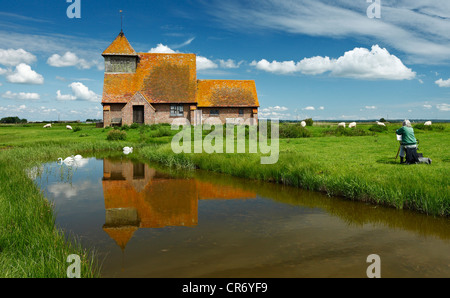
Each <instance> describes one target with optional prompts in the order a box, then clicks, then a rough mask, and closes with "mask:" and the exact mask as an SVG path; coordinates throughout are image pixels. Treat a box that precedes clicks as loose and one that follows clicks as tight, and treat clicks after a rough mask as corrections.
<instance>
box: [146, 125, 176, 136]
mask: <svg viewBox="0 0 450 298" xmlns="http://www.w3.org/2000/svg"><path fill="white" fill-rule="evenodd" d="M171 135H172V133H171V130H170V128H169V127H168V126H160V127H158V128H157V129H155V130H152V131H150V136H151V137H152V138H159V137H166V136H171Z"/></svg>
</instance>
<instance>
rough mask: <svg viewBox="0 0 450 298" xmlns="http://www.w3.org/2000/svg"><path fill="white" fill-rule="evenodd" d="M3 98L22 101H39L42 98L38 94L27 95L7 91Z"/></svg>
mask: <svg viewBox="0 0 450 298" xmlns="http://www.w3.org/2000/svg"><path fill="white" fill-rule="evenodd" d="M2 97H3V98H8V99H20V100H37V99H40V98H41V97H40V95H39V94H38V93H25V92H19V93H13V92H11V91H6V92H5V93H3V94H2Z"/></svg>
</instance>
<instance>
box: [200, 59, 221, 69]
mask: <svg viewBox="0 0 450 298" xmlns="http://www.w3.org/2000/svg"><path fill="white" fill-rule="evenodd" d="M196 63H197V70H206V69H214V68H217V67H219V66H218V65H217V64H216V63H214V62H213V61H211V60H209V59H208V58H206V57H203V56H197V58H196Z"/></svg>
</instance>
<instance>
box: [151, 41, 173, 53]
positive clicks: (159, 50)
mask: <svg viewBox="0 0 450 298" xmlns="http://www.w3.org/2000/svg"><path fill="white" fill-rule="evenodd" d="M148 52H149V53H162V54H173V53H176V52H175V51H174V50H172V49H171V48H169V47H168V46H166V45H163V44H161V43H159V44H158V45H157V46H156V48H151V49H150V51H148Z"/></svg>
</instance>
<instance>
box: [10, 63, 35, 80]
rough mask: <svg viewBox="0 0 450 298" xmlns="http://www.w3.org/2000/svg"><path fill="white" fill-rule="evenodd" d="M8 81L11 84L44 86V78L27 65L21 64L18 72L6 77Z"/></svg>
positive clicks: (17, 67)
mask: <svg viewBox="0 0 450 298" xmlns="http://www.w3.org/2000/svg"><path fill="white" fill-rule="evenodd" d="M6 80H7V81H8V82H10V83H18V84H43V83H44V77H43V76H42V75H40V74H38V73H37V72H35V71H34V70H32V69H31V67H30V66H29V65H27V64H24V63H20V64H19V65H17V66H16V70H15V71H14V72H12V73H10V74H8V75H7V76H6Z"/></svg>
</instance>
